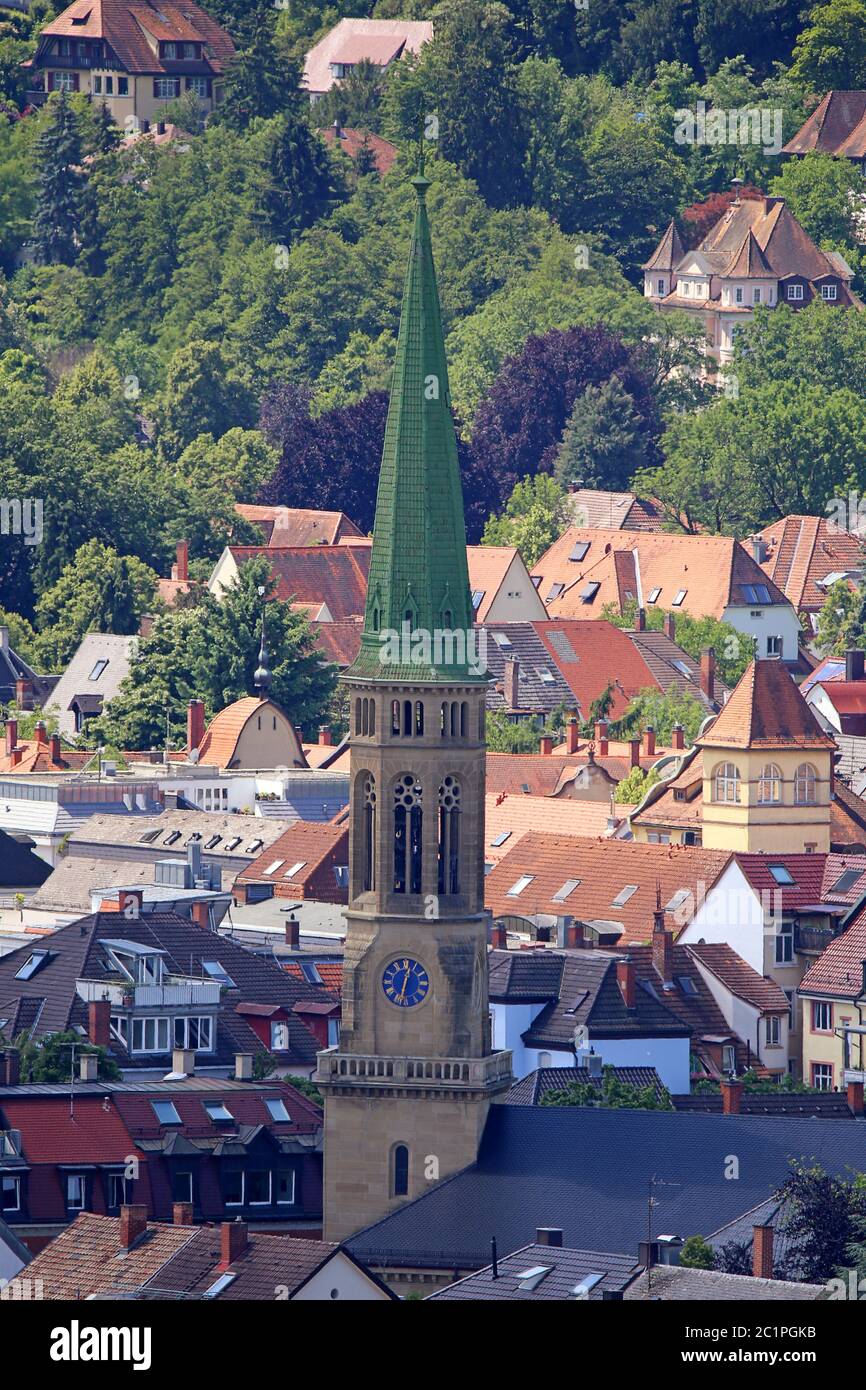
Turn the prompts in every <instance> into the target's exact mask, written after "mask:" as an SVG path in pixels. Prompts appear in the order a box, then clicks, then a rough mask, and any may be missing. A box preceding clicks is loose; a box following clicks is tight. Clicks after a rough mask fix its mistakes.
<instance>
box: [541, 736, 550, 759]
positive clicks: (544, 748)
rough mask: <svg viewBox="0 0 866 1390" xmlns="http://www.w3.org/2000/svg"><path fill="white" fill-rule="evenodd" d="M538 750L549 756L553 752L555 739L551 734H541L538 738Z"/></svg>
mask: <svg viewBox="0 0 866 1390" xmlns="http://www.w3.org/2000/svg"><path fill="white" fill-rule="evenodd" d="M538 751H539V753H544V754H545V755H547V756H548V757H549V756H550V754H551V753H552V752H553V739H552V738H551V737H550V734H542V735H541V738H540V739H539V740H538Z"/></svg>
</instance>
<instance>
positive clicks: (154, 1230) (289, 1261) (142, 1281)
mask: <svg viewBox="0 0 866 1390" xmlns="http://www.w3.org/2000/svg"><path fill="white" fill-rule="evenodd" d="M184 1216H185V1213H184V1212H183V1210H182V1204H181V1205H180V1207H179V1208H178V1209H177V1211H176V1219H175V1221H174V1223H173V1224H171V1225H167V1224H165V1223H160V1222H156V1221H149V1220H148V1219H147V1218H148V1214H147V1209H146V1208H144V1207H142V1206H141V1205H140V1204H136V1205H134V1206H133V1205H128V1206H126V1207H123V1208H122V1209H121V1212H120V1215H119V1216H118V1217H113V1216H96V1215H92V1214H90V1213H85V1214H82V1215H81V1216H79V1217H77V1219H76V1220H75V1222H74V1224H73V1225H72V1226H71V1227H70V1228H69V1229H68V1230H67V1231H65V1232H63V1233H62V1234H61V1235H59V1236H57V1238H56V1239H55V1240H53V1241H52V1242H51V1244H50V1245H48V1246H46V1248H45V1249H44V1250H43V1251H42V1252H41V1253H40V1254H39V1255H38V1256H37V1257H36V1259H35V1260H34V1262H33V1263H34V1266H35V1269H34V1274H33V1276H32V1277H33V1279H38V1281H39V1288H40V1290H41V1296H42V1297H43V1298H47V1299H63V1300H68V1299H72V1298H75V1299H82V1298H98V1299H116V1298H134V1299H136V1300H138V1301H149V1300H158V1301H159V1302H165V1301H166V1300H173V1299H177V1300H183V1301H188V1300H189V1299H204V1300H206V1301H207V1302H211V1301H216V1302H220V1303H230V1302H234V1301H236V1300H243V1301H245V1302H259V1301H260V1302H263V1303H270V1302H273V1300H274V1298H279V1300H280V1301H281V1302H297V1303H312V1302H332V1301H333V1300H335V1299H341V1300H342V1301H343V1302H356V1303H357V1302H382V1301H386V1302H387V1301H388V1300H389V1299H393V1298H394V1297H395V1295H394V1294H392V1293H391V1292H390V1290H389V1289H388V1288H387V1287H386V1286H385V1285H384V1284H383V1283H382V1282H381V1280H379V1279H377V1278H376V1276H375V1275H374V1274H371V1273H370V1271H369V1270H368V1269H367V1268H366V1267H365V1266H364V1265H362V1264H360V1262H359V1261H358V1260H356V1259H355V1258H354V1256H352V1255H350V1254H349V1253H348V1251H347V1250H345V1249H344V1248H343V1247H342V1246H340V1245H335V1244H333V1243H332V1242H328V1241H322V1240H309V1239H305V1238H304V1237H302V1236H293V1238H292V1239H291V1240H286V1239H285V1237H284V1236H281V1235H273V1234H270V1233H269V1232H264V1231H255V1230H250V1229H249V1227H248V1225H247V1223H246V1222H245V1221H241V1220H240V1219H239V1218H236V1219H235V1220H225V1221H223V1222H222V1224H221V1225H219V1226H216V1225H206V1226H191V1225H189V1224H187V1223H186V1221H185V1220H184V1219H183V1218H184Z"/></svg>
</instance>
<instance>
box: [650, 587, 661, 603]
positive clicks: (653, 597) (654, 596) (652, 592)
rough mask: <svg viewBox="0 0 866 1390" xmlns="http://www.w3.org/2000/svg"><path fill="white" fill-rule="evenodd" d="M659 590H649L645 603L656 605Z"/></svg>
mask: <svg viewBox="0 0 866 1390" xmlns="http://www.w3.org/2000/svg"><path fill="white" fill-rule="evenodd" d="M660 594H661V589H650V591H649V596H648V598H647V603H658V601H659V595H660Z"/></svg>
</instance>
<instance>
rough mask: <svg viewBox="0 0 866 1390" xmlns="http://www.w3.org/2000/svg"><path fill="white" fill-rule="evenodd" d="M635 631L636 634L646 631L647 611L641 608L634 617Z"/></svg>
mask: <svg viewBox="0 0 866 1390" xmlns="http://www.w3.org/2000/svg"><path fill="white" fill-rule="evenodd" d="M634 630H635V632H645V631H646V609H645V608H639V609H638V610H637V612H636V613H635V615H634Z"/></svg>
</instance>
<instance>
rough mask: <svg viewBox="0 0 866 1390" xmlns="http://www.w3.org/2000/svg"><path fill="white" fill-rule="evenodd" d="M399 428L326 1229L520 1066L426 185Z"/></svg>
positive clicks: (371, 692) (412, 1169) (472, 1128)
mask: <svg viewBox="0 0 866 1390" xmlns="http://www.w3.org/2000/svg"><path fill="white" fill-rule="evenodd" d="M412 182H413V185H414V189H415V193H416V195H417V205H416V210H415V226H414V232H413V236H412V245H411V250H410V255H409V268H408V272H407V276H406V285H405V290H404V296H403V308H402V316H401V321H400V335H399V340H398V346H397V356H396V362H395V366H394V378H393V384H392V388H391V403H390V408H389V412H388V423H387V426H386V430H385V444H384V450H383V454H382V468H381V474H380V478H379V492H378V498H377V504H376V523H375V530H374V536H373V550H372V556H371V561H370V576H369V582H368V590H367V607H366V614H365V619H364V629H363V636H362V639H361V648H360V652H359V654H358V658H357V660H356V661H355V663H354V665H353V666H352V667H351V668H350V669H349V671H348V672H347V673H346V676H345V678H344V679H345V682H346V685H347V687H348V692H349V701H350V729H351V746H352V751H351V772H350V778H351V808H350V809H351V836H350V856H349V857H350V870H349V871H350V888H349V906H348V910H347V912H346V923H347V936H346V954H345V965H344V972H343V1023H342V1033H341V1037H340V1043H339V1046H338V1047H336V1048H331V1049H329V1050H328V1051H326V1052H322V1053H320V1054H319V1059H318V1070H317V1073H316V1078H315V1079H316V1082H317V1084H318V1085H319V1086H320V1088H321V1090H322V1091H323V1093H324V1095H325V1238H326V1239H327V1240H341V1239H343V1238H344V1237H346V1236H348V1235H350V1234H351V1233H352V1232H353V1231H356V1230H358V1229H360V1228H361V1227H363V1226H367V1225H369V1224H370V1223H372V1222H374V1221H376V1220H378V1219H379V1218H380V1217H383V1216H385V1215H387V1214H388V1213H389V1212H390V1211H392V1210H393V1209H394V1208H395V1207H397V1206H400V1205H401V1204H402V1203H403V1202H405V1201H406V1200H407V1199H409V1198H412V1197H416V1196H418V1195H420V1194H421V1193H422V1192H424V1191H426V1190H427V1189H428V1187H429V1186H430V1185H431V1183H433V1182H435V1181H437V1180H438V1179H439V1178H444V1177H446V1176H447V1175H448V1174H449V1173H452V1172H454V1171H456V1170H457V1169H459V1168H462V1167H465V1165H466V1164H468V1163H471V1162H473V1161H474V1159H475V1156H476V1153H477V1149H478V1143H479V1140H480V1136H481V1132H482V1129H483V1126H484V1121H485V1118H486V1116H487V1111H488V1107H489V1105H490V1102H491V1100H492V1099H493V1097H494V1096H496V1095H499V1094H501V1093H502V1092H503V1091H504V1090H505V1089H506V1088H507V1086H508V1084H509V1082H510V1078H511V1055H510V1053H502V1052H493V1051H492V1050H491V1041H490V1023H489V1009H488V995H487V934H486V923H485V917H484V913H483V884H484V852H483V850H484V846H483V839H484V700H485V689H486V685H487V676H486V673H485V669H484V662H483V657H482V656H479V655H478V654H477V653H476V652H475V650H474V645H473V643H474V634H473V628H472V603H471V598H470V594H469V578H468V571H467V564H466V533H465V527H464V519H463V498H462V492H461V487H460V474H459V468H458V462H457V445H456V440H455V437H454V427H453V424H452V419H451V408H450V398H449V391H448V375H447V368H446V364H445V347H444V340H443V335H442V324H441V317H440V310H439V299H438V294H437V290H436V278H435V272H434V269H433V256H432V251H431V247H430V231H429V226H428V222H427V209H426V205H425V195H426V191H427V188H428V187H429V182H428V180H427V179H426V178H424V177H423V174H419V175H418V176H417V177H416V178H414V179H413V180H412Z"/></svg>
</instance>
